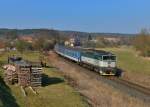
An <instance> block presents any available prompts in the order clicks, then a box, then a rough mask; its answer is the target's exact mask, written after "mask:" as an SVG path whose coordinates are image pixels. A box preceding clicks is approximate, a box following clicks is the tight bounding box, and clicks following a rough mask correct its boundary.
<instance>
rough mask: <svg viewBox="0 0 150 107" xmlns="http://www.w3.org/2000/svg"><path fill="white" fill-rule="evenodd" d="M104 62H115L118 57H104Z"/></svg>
mask: <svg viewBox="0 0 150 107" xmlns="http://www.w3.org/2000/svg"><path fill="white" fill-rule="evenodd" d="M103 60H104V61H115V60H116V56H112V55H111V56H110V55H108V56H103Z"/></svg>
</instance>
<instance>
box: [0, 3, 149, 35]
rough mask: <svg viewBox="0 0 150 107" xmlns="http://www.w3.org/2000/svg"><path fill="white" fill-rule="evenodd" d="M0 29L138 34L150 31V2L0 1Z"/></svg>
mask: <svg viewBox="0 0 150 107" xmlns="http://www.w3.org/2000/svg"><path fill="white" fill-rule="evenodd" d="M0 28H17V29H26V28H48V29H59V30H74V31H84V32H105V33H106V32H107V33H108V32H109V33H138V32H140V30H141V29H143V28H147V29H149V28H150V0H0Z"/></svg>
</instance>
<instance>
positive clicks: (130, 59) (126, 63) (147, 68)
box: [103, 47, 150, 75]
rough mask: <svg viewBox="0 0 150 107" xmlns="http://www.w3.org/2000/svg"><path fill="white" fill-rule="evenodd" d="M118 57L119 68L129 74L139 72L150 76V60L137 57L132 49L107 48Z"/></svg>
mask: <svg viewBox="0 0 150 107" xmlns="http://www.w3.org/2000/svg"><path fill="white" fill-rule="evenodd" d="M103 50H106V51H111V52H112V53H114V54H116V55H117V61H118V63H117V65H118V67H119V68H121V69H123V70H125V71H128V72H138V73H143V74H148V75H150V60H146V59H144V58H143V57H140V56H138V55H137V52H136V51H135V50H134V49H133V48H132V47H122V48H105V49H103Z"/></svg>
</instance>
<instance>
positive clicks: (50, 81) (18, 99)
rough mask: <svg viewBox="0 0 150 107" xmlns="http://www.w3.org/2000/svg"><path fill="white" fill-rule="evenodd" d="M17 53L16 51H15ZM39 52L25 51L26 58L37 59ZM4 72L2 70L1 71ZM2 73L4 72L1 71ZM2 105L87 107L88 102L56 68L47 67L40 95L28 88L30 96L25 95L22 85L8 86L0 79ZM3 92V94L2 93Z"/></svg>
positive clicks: (1, 58)
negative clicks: (68, 83)
mask: <svg viewBox="0 0 150 107" xmlns="http://www.w3.org/2000/svg"><path fill="white" fill-rule="evenodd" d="M13 54H15V52H14V53H13ZM7 56H8V54H5V55H3V56H1V57H0V61H4V60H7V59H6V58H7ZM38 56H39V54H38V53H32V54H31V53H25V54H24V55H23V57H24V58H27V59H30V60H34V61H35V60H37V59H38ZM0 72H2V71H0ZM0 75H2V73H0ZM0 84H3V85H2V86H1V87H0V107H1V106H5V107H10V106H11V107H17V106H18V107H19V106H20V107H25V106H28V107H85V106H87V104H86V103H85V102H84V101H83V98H82V97H81V96H80V95H79V93H78V92H76V91H75V90H74V89H73V88H72V87H70V86H69V85H67V83H66V81H65V80H64V78H63V76H62V75H61V74H59V73H58V72H56V70H55V69H54V68H45V69H44V75H43V86H42V87H40V88H38V89H37V91H38V93H39V95H35V94H33V93H32V91H31V90H30V89H26V90H27V92H28V97H24V96H23V94H22V92H21V90H20V86H17V85H15V86H7V85H6V84H5V83H4V82H3V80H2V79H1V80H0ZM1 93H3V94H1Z"/></svg>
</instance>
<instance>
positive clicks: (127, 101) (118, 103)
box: [50, 53, 150, 107]
mask: <svg viewBox="0 0 150 107" xmlns="http://www.w3.org/2000/svg"><path fill="white" fill-rule="evenodd" d="M50 61H51V62H53V65H54V66H57V67H59V68H60V71H62V72H63V73H64V75H67V76H68V77H70V78H72V79H73V80H74V81H76V82H75V83H76V84H77V86H76V87H77V89H78V91H79V92H80V93H81V94H83V95H84V96H86V97H87V99H88V101H89V102H90V103H91V104H92V106H94V107H149V106H150V105H149V104H145V103H144V102H142V101H140V100H138V99H136V98H133V97H130V96H128V95H126V94H124V93H122V92H120V91H118V90H116V89H114V88H113V87H111V86H108V85H107V84H105V83H103V82H101V81H97V80H96V79H95V78H94V77H93V78H92V77H91V76H89V75H87V74H85V73H84V72H82V70H83V69H79V68H75V67H73V66H71V65H69V64H67V63H65V62H63V61H62V60H59V58H57V56H55V55H54V54H52V53H51V54H50Z"/></svg>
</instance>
